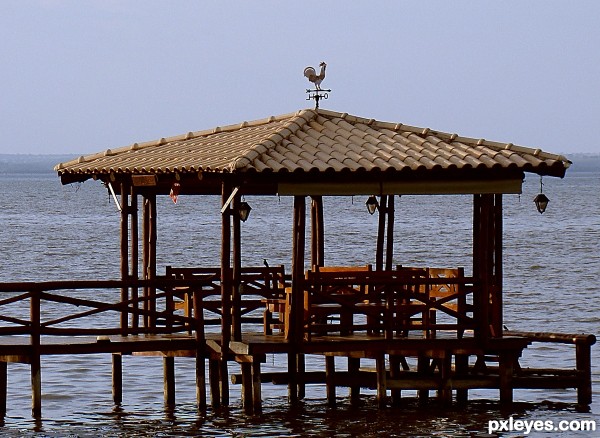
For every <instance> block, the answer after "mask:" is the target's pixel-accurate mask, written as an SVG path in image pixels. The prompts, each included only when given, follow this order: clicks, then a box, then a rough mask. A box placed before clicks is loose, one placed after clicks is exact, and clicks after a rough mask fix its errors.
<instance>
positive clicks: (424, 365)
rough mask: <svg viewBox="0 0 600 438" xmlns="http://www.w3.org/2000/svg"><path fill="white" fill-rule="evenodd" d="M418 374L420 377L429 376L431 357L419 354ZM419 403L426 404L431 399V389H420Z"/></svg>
mask: <svg viewBox="0 0 600 438" xmlns="http://www.w3.org/2000/svg"><path fill="white" fill-rule="evenodd" d="M417 374H418V376H419V377H421V378H423V377H427V376H428V375H429V374H430V373H429V358H428V357H426V356H423V355H421V356H419V357H418V359H417ZM418 395H419V405H421V406H424V405H426V404H427V402H428V401H429V390H428V389H419V391H418Z"/></svg>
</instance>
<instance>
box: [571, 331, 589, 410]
mask: <svg viewBox="0 0 600 438" xmlns="http://www.w3.org/2000/svg"><path fill="white" fill-rule="evenodd" d="M575 355H576V356H575V363H576V369H577V372H578V375H579V384H578V385H577V403H578V404H579V405H581V406H587V405H590V404H591V403H592V362H591V345H590V343H589V342H588V341H586V342H581V341H578V342H577V343H576V344H575Z"/></svg>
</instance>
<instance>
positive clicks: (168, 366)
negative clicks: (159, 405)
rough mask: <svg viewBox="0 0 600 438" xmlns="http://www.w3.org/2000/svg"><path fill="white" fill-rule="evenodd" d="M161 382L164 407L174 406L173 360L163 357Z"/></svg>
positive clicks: (169, 357) (170, 357)
mask: <svg viewBox="0 0 600 438" xmlns="http://www.w3.org/2000/svg"><path fill="white" fill-rule="evenodd" d="M163 380H164V395H165V405H166V406H171V407H172V406H175V358H174V357H172V356H166V357H163Z"/></svg>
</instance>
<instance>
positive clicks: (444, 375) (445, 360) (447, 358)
mask: <svg viewBox="0 0 600 438" xmlns="http://www.w3.org/2000/svg"><path fill="white" fill-rule="evenodd" d="M439 361H440V377H441V387H440V389H439V390H438V399H439V400H440V401H441V402H442V404H445V405H449V404H451V403H452V388H451V387H450V386H449V383H448V381H449V380H450V377H451V373H452V354H451V353H450V352H446V354H445V355H444V357H441V358H440V359H439Z"/></svg>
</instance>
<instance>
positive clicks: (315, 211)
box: [310, 196, 325, 266]
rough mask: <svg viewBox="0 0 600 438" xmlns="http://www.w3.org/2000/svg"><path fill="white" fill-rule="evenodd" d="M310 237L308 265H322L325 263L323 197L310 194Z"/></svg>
mask: <svg viewBox="0 0 600 438" xmlns="http://www.w3.org/2000/svg"><path fill="white" fill-rule="evenodd" d="M310 219H311V239H310V243H311V245H310V256H311V258H310V265H311V266H315V265H316V266H323V265H324V264H325V230H324V225H325V224H324V220H323V197H322V196H312V201H311V209H310Z"/></svg>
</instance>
